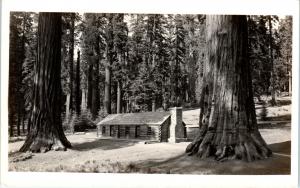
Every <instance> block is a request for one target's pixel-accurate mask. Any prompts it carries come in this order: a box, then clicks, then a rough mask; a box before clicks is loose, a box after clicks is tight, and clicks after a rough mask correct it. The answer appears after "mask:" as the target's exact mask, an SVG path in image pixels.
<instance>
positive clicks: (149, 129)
mask: <svg viewBox="0 0 300 188" xmlns="http://www.w3.org/2000/svg"><path fill="white" fill-rule="evenodd" d="M151 132H152V131H151V127H147V135H148V136H150V135H151Z"/></svg>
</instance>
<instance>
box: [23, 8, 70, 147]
mask: <svg viewBox="0 0 300 188" xmlns="http://www.w3.org/2000/svg"><path fill="white" fill-rule="evenodd" d="M61 33H62V31H61V14H60V13H40V14H39V21H38V50H37V62H36V63H35V65H34V73H35V75H34V93H33V112H32V116H31V119H32V124H31V129H30V132H29V134H28V136H27V138H26V140H25V143H24V145H23V146H22V147H21V149H20V151H21V152H25V151H28V150H30V151H33V152H39V151H41V152H45V151H48V150H50V149H52V148H54V149H58V148H69V147H71V144H70V142H69V141H68V140H67V138H66V136H65V134H64V132H63V129H62V123H61V95H62V91H61V78H60V72H61V61H60V58H61V57H60V56H61Z"/></svg>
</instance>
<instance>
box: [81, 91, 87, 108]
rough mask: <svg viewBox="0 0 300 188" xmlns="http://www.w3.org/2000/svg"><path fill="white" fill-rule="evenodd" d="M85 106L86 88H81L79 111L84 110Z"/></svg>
mask: <svg viewBox="0 0 300 188" xmlns="http://www.w3.org/2000/svg"><path fill="white" fill-rule="evenodd" d="M86 108H87V104H86V89H82V95H81V112H84V111H85V110H86Z"/></svg>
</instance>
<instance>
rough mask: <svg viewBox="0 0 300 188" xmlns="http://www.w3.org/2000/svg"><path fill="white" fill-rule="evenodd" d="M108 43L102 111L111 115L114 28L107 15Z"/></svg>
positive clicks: (111, 18) (111, 20)
mask: <svg viewBox="0 0 300 188" xmlns="http://www.w3.org/2000/svg"><path fill="white" fill-rule="evenodd" d="M108 20H109V26H108V33H107V38H108V43H107V49H106V50H107V52H106V54H107V55H106V56H107V65H105V86H104V110H105V112H106V113H108V114H111V66H112V64H113V62H114V41H113V40H114V32H113V31H114V27H113V24H114V23H113V22H114V18H113V14H109V15H108Z"/></svg>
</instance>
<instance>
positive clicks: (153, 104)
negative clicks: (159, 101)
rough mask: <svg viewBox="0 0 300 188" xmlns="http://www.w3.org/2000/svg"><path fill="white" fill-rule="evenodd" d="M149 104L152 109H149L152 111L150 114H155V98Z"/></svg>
mask: <svg viewBox="0 0 300 188" xmlns="http://www.w3.org/2000/svg"><path fill="white" fill-rule="evenodd" d="M151 103H152V107H151V109H152V112H155V111H156V106H155V98H154V99H152V101H151Z"/></svg>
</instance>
